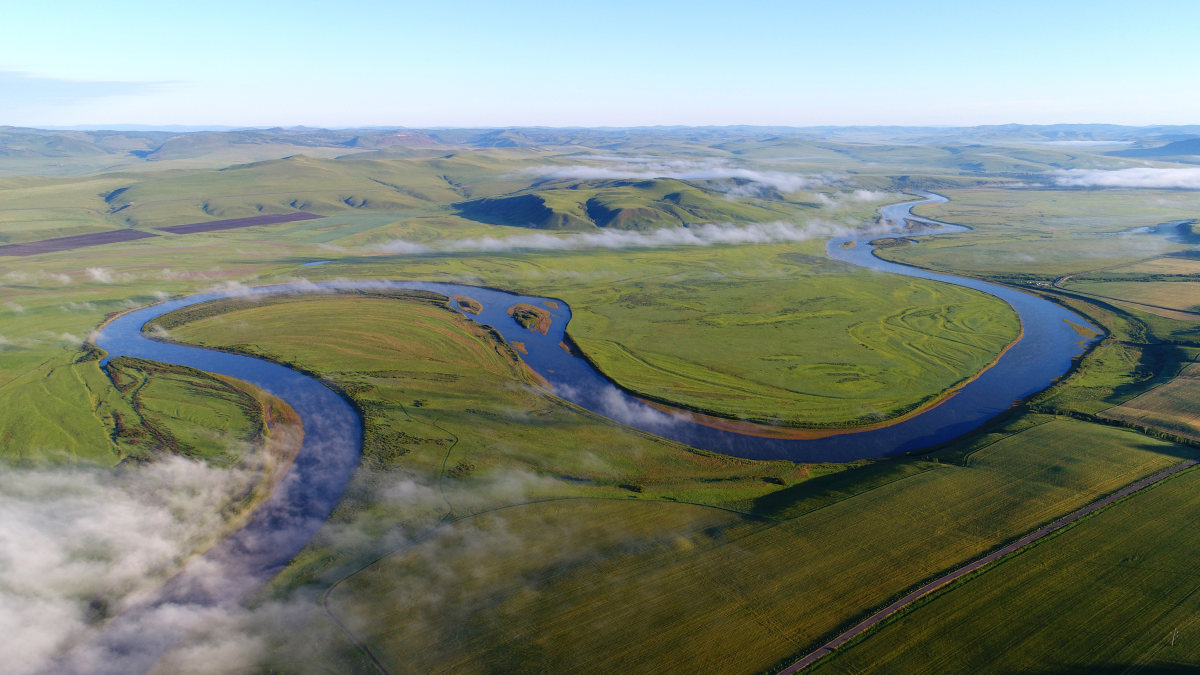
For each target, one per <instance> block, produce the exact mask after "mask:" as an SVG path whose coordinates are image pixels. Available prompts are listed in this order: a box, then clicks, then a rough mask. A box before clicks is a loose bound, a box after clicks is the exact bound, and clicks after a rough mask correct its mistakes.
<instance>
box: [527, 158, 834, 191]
mask: <svg viewBox="0 0 1200 675" xmlns="http://www.w3.org/2000/svg"><path fill="white" fill-rule="evenodd" d="M581 159H588V160H599V161H601V162H610V163H611V166H605V165H597V164H576V165H569V166H535V167H530V168H529V169H526V170H525V171H524V173H528V174H531V175H536V176H541V177H543V178H559V179H571V180H597V179H599V180H605V179H609V180H615V179H634V180H646V179H652V178H676V179H679V180H705V181H712V180H724V181H729V183H728V184H726V185H723V186H720V187H721V189H722V190H723V191H725V192H727V193H729V194H731V195H732V196H758V195H760V194H762V193H763V188H773V189H775V190H778V191H779V192H782V193H785V194H786V193H789V192H795V191H797V190H804V189H811V188H815V187H825V186H829V185H835V184H838V182H839V178H838V177H837V176H834V175H807V174H798V173H788V172H785V171H761V170H758V169H750V168H746V167H742V166H736V165H734V164H731V163H729V162H727V161H725V160H721V159H703V160H699V159H698V160H686V159H661V158H657V157H619V156H609V155H592V156H587V157H583V158H581Z"/></svg>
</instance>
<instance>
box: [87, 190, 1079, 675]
mask: <svg viewBox="0 0 1200 675" xmlns="http://www.w3.org/2000/svg"><path fill="white" fill-rule="evenodd" d="M938 201H944V198H942V197H939V196H937V195H933V194H926V195H925V199H924V200H923V201H920V202H909V203H905V204H897V205H892V206H888V207H884V208H883V209H882V221H883V225H884V226H885V227H884V228H881V229H882V230H891V231H892V232H893V234H894V231H895V227H894V226H898V225H903V223H904V221H905V220H912V221H917V222H919V223H921V224H923V225H924V226H925V229H923V230H922V231H921V232H920V234H915V233H912V232H907V233H906V236H910V237H911V236H922V235H926V234H938V233H945V232H957V231H963V230H965V229H966V228H963V227H961V226H957V225H951V224H947V223H939V222H935V221H931V220H927V219H923V218H918V217H915V216H913V215H912V214H911V212H910V209H911V208H912V206H914V205H916V204H919V203H931V202H938ZM884 236H892V235H889V234H886V233H884V232H882V231H881V232H878V233H875V234H870V235H862V236H858V237H851V238H842V239H835V240H833V241H830V242H829V243H828V245H827V251H828V253H829V255H830V256H831V257H833V258H836V259H838V260H842V261H845V262H849V263H853V264H856V265H861V266H864V267H869V268H872V269H877V270H881V271H884V272H889V273H893V274H901V275H905V276H912V277H920V278H923V279H930V280H934V281H939V282H944V283H950V284H955V285H959V286H965V287H968V288H973V289H976V290H980V291H983V292H985V293H990V294H992V295H994V296H996V297H999V298H1001V299H1003V300H1004V301H1005V302H1007V303H1009V304H1010V305H1011V306H1012V307H1013V308H1014V309H1015V310H1016V311H1017V313H1018V314H1019V315H1020V318H1021V321H1022V325H1023V328H1024V333H1023V336H1022V337H1021V339H1020V340H1019V341H1018V342H1017V343H1015V344H1014V345H1013V346H1012V347H1011V348H1010V349H1009V350H1008V351H1007V352H1005V353H1004V355H1003V356H1001V358H1000V359H999V360H998V361H997V362H996V363H995V365H993V366H992V367H991V368H988V369H987V370H986V371H984V372H983V373H982V374H981V375H980V376H979V377H978V378H976V379H975V380H973V381H972V382H970V383H969V384H967V385H966V386H964V387H963V388H962V389H960V390H959V391H957V392H956V393H954V394H953V395H952V396H950V397H949V398H948V399H947V400H946V401H945V402H943V403H942V404H940V405H937V406H935V407H933V408H930V409H929V410H926V411H925V412H922V413H920V414H918V415H915V416H914V417H912V418H909V419H907V420H905V421H902V422H899V423H896V424H893V425H891V426H887V427H882V428H878V429H870V430H864V431H857V432H855V431H847V432H845V433H837V434H834V435H830V436H826V437H823V438H817V439H809V440H784V439H772V438H764V437H759V436H749V435H744V434H739V433H736V432H732V431H724V430H719V429H715V428H712V427H710V426H706V425H704V424H700V423H698V422H697V421H695V420H694V419H693V418H692V417H691V416H690V415H689V414H687V413H683V412H680V413H669V412H663V411H661V410H659V409H657V408H654V407H652V406H650V405H647V404H646V403H644V402H642V401H640V400H638V399H637V398H635V397H633V396H631V395H629V394H628V393H626V392H625V391H623V390H621V389H620V388H619V387H617V386H615V385H614V384H613V383H612V382H611V381H609V380H608V379H607V378H606V377H605V376H604V375H603V374H601V373H599V372H597V371H596V370H595V369H594V368H593V367H592V366H591V365H590V364H589V363H588V362H587V361H586V360H584V359H583V358H580V357H579V356H577V355H575V354H573V353H571V352H570V351H569V350H568V349H567V348H566V347H565V344H564V342H565V341H566V337H565V332H564V331H565V329H566V328H567V326H568V324H569V322H570V320H571V309H570V307H569V306H568V305H567V303H565V302H563V301H561V300H557V299H553V298H543V297H532V296H522V295H516V294H513V293H508V292H505V291H501V290H497V289H491V288H481V287H476V286H462V285H457V284H445V283H428V282H414V281H379V282H330V283H322V284H316V285H315V286H314V285H313V284H305V285H303V286H268V287H262V288H258V289H254V290H253V291H251V293H253V294H256V295H270V294H278V293H312V292H314V291H321V290H325V291H338V290H354V289H380V290H383V289H417V290H427V291H433V292H436V293H440V294H442V295H446V296H454V295H461V296H467V297H470V298H473V299H475V300H477V301H479V302H480V303H481V304H482V306H483V310H482V311H481V312H480V313H479V314H478V315H471V314H468V313H465V312H464V315H465V316H468V317H470V318H472V319H474V320H476V321H478V322H480V323H482V324H486V325H490V326H492V327H493V328H495V329H496V330H497V331H498V332H499V333H500V334H501V335H502V336H503V337H504V339H505V340H507V341H508V342H509V343H510V344H511V343H513V342H521V343H522V344H523V345H524V346H525V350H526V352H527V353H526V354H524V355H522V358H523V359H524V360H525V362H526V363H527V364H528V365H529V366H530V367H531V368H532V369H533V370H534V371H536V372H537V373H538V374H539V375H541V376H542V377H543V378H544V379H545V380H546V382H547V383H548V385H549V386H550V388H551V389H552V391H553V392H554V394H556V395H557V396H559V397H561V398H563V399H565V400H567V401H570V402H572V403H574V404H576V405H578V406H580V407H582V408H585V409H587V410H590V411H592V412H594V413H597V414H599V415H603V416H605V417H609V418H611V419H614V420H618V421H620V422H622V423H625V424H627V425H630V426H633V427H636V428H638V429H641V430H644V431H647V432H650V433H653V434H657V435H660V436H663V437H665V438H669V439H673V440H676V441H679V442H682V443H686V444H688V445H691V446H693V447H696V448H702V449H706V450H712V451H715V452H720V453H724V454H728V455H734V456H739V457H746V458H752V459H788V460H792V461H832V462H844V461H850V460H855V459H861V458H874V457H884V456H888V455H894V454H898V453H903V452H906V451H912V450H918V449H921V448H925V447H928V446H930V445H934V444H937V443H941V442H944V441H947V440H950V439H953V438H955V437H957V436H960V435H962V434H964V433H966V432H968V431H970V430H972V429H974V428H976V427H978V426H980V425H981V424H983V423H984V422H986V421H987V420H988V419H991V418H992V417H994V416H995V415H997V414H998V413H1000V412H1002V411H1004V410H1006V409H1008V408H1009V407H1011V406H1012V405H1013V404H1014V403H1015V402H1016V401H1018V400H1020V399H1022V398H1024V397H1027V396H1029V395H1030V394H1033V393H1035V392H1037V391H1039V390H1041V389H1044V388H1045V387H1047V386H1049V385H1050V384H1051V383H1052V382H1053V381H1054V380H1055V379H1056V378H1058V377H1059V376H1061V375H1062V374H1063V373H1065V372H1066V371H1067V370H1068V369H1069V367H1070V365H1071V362H1072V360H1073V359H1074V358H1075V357H1076V356H1078V355H1079V354H1081V353H1082V352H1083V351H1084V350H1085V349H1086V347H1087V344H1088V342H1089V339H1087V338H1083V337H1081V336H1080V334H1079V333H1078V332H1077V331H1076V330H1075V328H1074V327H1072V325H1071V324H1072V323H1073V324H1075V325H1077V326H1084V327H1089V328H1093V329H1094V327H1091V326H1090V325H1089V324H1088V323H1087V321H1086V320H1085V319H1083V318H1082V317H1080V316H1078V315H1077V314H1075V313H1073V312H1071V311H1069V310H1066V309H1064V308H1062V307H1060V306H1058V305H1055V304H1053V303H1051V302H1048V301H1046V300H1042V299H1040V298H1038V297H1036V296H1033V295H1030V294H1027V293H1024V292H1021V291H1018V290H1014V289H1010V288H1006V287H1002V286H997V285H995V284H989V283H986V282H982V281H977V280H974V279H967V278H963V277H956V276H952V275H945V274H938V273H934V272H928V271H925V270H921V269H917V268H913V267H908V266H904V265H899V264H896V263H891V262H887V261H884V260H881V259H880V258H878V257H876V256H875V255H874V254H873V252H872V247H871V246H870V245H869V242H870V241H871V240H873V239H876V238H880V237H884ZM232 294H233V293H207V294H200V295H194V296H190V297H186V298H180V299H175V300H170V301H167V302H163V303H160V304H156V305H153V306H149V307H144V308H141V309H138V310H134V311H132V312H129V313H127V314H124V315H122V316H120V317H117V318H116V319H114V320H113V321H111V322H109V323H108V324H107V325H106V326H104V328H103V329H102V330H101V331H99V333H98V334H97V335H96V336H95V337H94V338H93V341H94V342H95V344H96V346H98V347H100V348H101V349H103V350H105V351H106V352H107V353H108V358H109V359H111V358H112V357H116V356H122V355H124V356H132V357H137V358H142V359H149V360H153V361H159V362H162V363H172V364H179V365H184V366H190V367H193V368H198V369H201V370H206V371H209V372H214V373H220V374H223V375H228V376H231V377H236V378H239V379H241V380H244V381H246V382H249V383H250V384H253V385H255V386H257V387H260V388H262V389H264V390H266V391H268V392H270V393H272V394H274V395H276V396H278V397H280V398H282V399H283V400H285V401H287V403H288V404H290V405H291V406H292V408H293V409H295V411H296V412H297V413H298V414H299V416H300V418H301V419H302V421H303V424H304V441H303V446H302V448H301V450H300V452H299V453H298V455H297V457H296V460H295V462H294V464H293V465H292V468H291V470H290V471H289V472H288V473H287V475H286V476H285V477H284V479H283V481H282V482H281V484H280V485H279V486H278V487H277V488H276V490H275V491H274V492H273V493H272V495H271V496H270V497H269V498H268V499H267V500H266V501H265V502H264V503H263V504H262V505H260V506H259V508H258V509H256V511H255V512H254V514H253V515H252V517H251V519H250V521H249V522H248V524H247V525H246V526H245V527H243V528H242V529H241V530H238V531H237V532H235V533H234V534H232V535H230V536H229V537H227V538H225V539H223V540H222V541H221V542H220V543H218V544H217V545H216V546H215V547H214V548H213V549H211V550H210V551H208V552H206V553H205V554H204V555H203V556H202V558H203V563H202V564H191V565H188V566H187V567H186V568H185V569H184V571H183V572H182V573H180V574H179V575H177V576H176V577H175V578H173V579H172V580H171V581H170V582H168V584H167V585H166V587H165V588H164V589H163V590H162V591H161V592H160V593H159V594H158V595H157V596H156V597H155V598H154V599H153V600H150V601H147V602H146V603H144V604H143V605H142V606H141V607H139V608H135V609H133V610H130V611H128V612H126V613H125V614H124V615H122V617H119V618H118V619H119V620H116V621H115V622H114V623H113V625H112V626H110V627H109V628H107V629H106V630H105V631H104V633H103V635H102V637H101V640H102V641H103V642H104V643H105V645H104V646H105V648H107V649H110V650H116V651H120V652H123V653H125V654H127V655H128V654H131V653H135V652H137V653H140V652H143V651H144V652H145V659H144V660H145V664H146V667H147V668H149V667H150V666H152V665H153V663H154V661H155V659H156V658H157V657H158V655H159V654H160V652H161V649H162V645H164V644H167V643H160V644H159V646H158V647H154V648H150V646H148V645H146V644H144V641H143V640H141V638H140V637H139V633H138V631H137V630H135V627H136V626H137V624H138V621H141V620H145V619H146V617H147V616H150V613H152V612H153V611H155V610H157V609H161V608H163V607H165V606H170V605H181V604H187V605H200V606H212V605H226V604H230V603H236V602H239V601H240V600H242V599H244V598H245V597H247V596H248V595H249V594H250V593H252V592H253V591H254V590H256V589H257V588H259V587H261V585H262V584H263V583H265V582H266V581H267V580H269V579H270V578H271V577H272V576H274V575H275V574H277V573H278V572H279V570H281V569H282V568H283V566H284V565H286V564H287V563H288V561H290V560H291V559H292V558H294V557H295V556H296V554H298V553H299V552H300V551H301V550H302V549H303V548H304V546H305V545H306V544H307V543H308V542H309V541H310V540H311V539H312V537H313V535H314V534H315V533H316V531H317V530H318V529H319V528H320V527H321V525H322V524H323V523H324V522H325V521H326V520H327V519H328V517H329V515H330V513H332V511H333V508H334V507H335V506H336V504H337V502H338V500H339V499H340V497H341V495H342V493H343V491H344V490H345V487H346V484H347V482H348V481H349V479H350V476H351V474H352V473H353V471H354V468H355V467H356V466H357V465H358V462H359V459H360V455H361V447H362V432H363V430H362V424H361V421H360V419H359V416H358V414H357V412H356V411H355V410H354V409H353V407H351V406H350V404H349V403H347V402H346V401H345V400H344V399H343V398H342V397H341V396H340V395H338V394H337V393H336V392H334V391H333V390H331V389H329V388H328V387H326V386H325V385H324V384H322V383H320V382H319V381H317V380H316V379H314V378H312V377H309V376H307V375H304V374H302V373H299V372H296V371H294V370H291V369H289V368H286V367H284V366H281V365H277V364H274V363H269V362H266V361H263V360H260V359H255V358H250V357H246V356H240V355H236V354H230V353H226V352H220V351H215V350H210V349H204V348H199V347H189V346H186V345H181V344H173V343H166V342H161V341H158V340H154V339H152V338H150V337H148V336H147V335H146V334H144V333H143V332H142V328H143V326H144V325H145V324H147V323H151V322H153V320H154V318H156V317H158V316H161V315H163V314H165V313H167V312H171V311H174V310H176V309H180V308H182V307H187V306H190V305H195V304H199V303H202V302H207V301H210V300H215V299H219V298H224V297H229V296H230V295H232ZM452 302H453V304H454V306H455V307H458V303H457V301H452ZM517 303H528V304H532V305H538V306H541V307H543V308H545V309H546V310H547V311H548V312H549V313H550V315H551V317H552V322H551V327H550V330H549V331H548V333H547V334H545V335H542V334H540V333H537V332H534V331H530V330H527V329H525V328H523V327H522V326H520V325H519V324H517V323H516V321H514V320H513V319H512V317H510V316H509V315H508V314H507V309H508V308H510V307H512V306H513V305H514V304H517ZM459 309H460V310H461V308H459ZM1098 332H1099V331H1097V333H1098ZM1092 339H1094V338H1092ZM104 363H105V364H106V363H107V359H106V361H105V362H104ZM216 578H219V579H220V580H221V582H220V583H214V582H213V580H214V579H216ZM176 637H179V636H176Z"/></svg>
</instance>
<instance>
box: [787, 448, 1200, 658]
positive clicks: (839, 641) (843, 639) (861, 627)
mask: <svg viewBox="0 0 1200 675" xmlns="http://www.w3.org/2000/svg"><path fill="white" fill-rule="evenodd" d="M1198 463H1200V462H1197V461H1196V460H1188V461H1186V462H1183V463H1181V464H1176V465H1175V466H1173V467H1171V468H1169V469H1166V470H1164V471H1160V472H1158V473H1156V474H1154V475H1153V476H1150V477H1149V478H1143V479H1142V480H1140V481H1138V482H1136V483H1134V484H1132V485H1128V486H1126V487H1124V488H1122V489H1120V490H1118V491H1117V492H1114V493H1113V494H1111V495H1109V496H1107V497H1105V498H1103V499H1100V500H1097V501H1094V502H1092V503H1091V504H1088V505H1087V506H1085V507H1083V508H1081V509H1079V510H1078V511H1075V512H1073V513H1070V514H1068V515H1066V516H1063V517H1062V518H1060V519H1058V520H1056V521H1054V522H1053V523H1050V524H1049V525H1046V526H1044V527H1041V528H1039V529H1037V530H1034V531H1033V532H1030V533H1029V534H1027V535H1025V536H1024V537H1021V538H1020V539H1018V540H1016V541H1014V542H1012V543H1011V544H1009V545H1007V546H1005V547H1004V548H1001V549H999V550H997V551H993V552H992V553H989V554H988V555H986V556H984V557H982V558H979V559H978V560H975V561H974V562H970V563H967V564H966V565H963V566H962V567H959V568H958V569H955V570H954V571H952V572H949V573H947V574H944V575H942V576H940V577H938V578H937V579H934V580H933V581H931V582H929V583H927V584H925V585H924V586H922V587H920V588H918V589H917V590H915V591H913V592H912V593H909V594H908V595H906V596H904V597H903V598H900V599H899V600H897V601H896V602H893V603H892V604H890V605H888V606H887V607H884V608H883V609H881V610H879V611H878V612H875V613H874V614H872V615H871V616H869V617H867V618H866V620H864V621H863V622H862V623H859V624H858V625H856V626H854V627H853V628H851V629H850V630H847V631H846V632H844V633H842V634H841V635H838V636H837V637H835V638H834V639H832V640H830V641H829V642H827V643H825V644H824V645H822V646H821V647H820V648H819V649H817V650H816V651H814V652H812V653H810V654H809V655H808V656H805V657H804V658H802V659H800V660H799V661H797V662H795V663H793V664H792V665H790V666H788V667H787V668H784V669H783V670H781V671H780V674H781V675H792V673H796V672H799V671H801V670H803V669H805V668H807V667H809V666H811V665H812V664H814V663H816V662H817V661H820V660H821V659H823V658H825V657H826V656H828V655H829V654H832V653H833V651H834V650H835V649H837V648H838V647H841V646H842V645H844V644H846V643H847V642H849V641H851V640H853V639H854V638H856V637H858V636H859V635H862V634H863V633H865V632H867V631H868V630H871V629H872V628H874V627H875V626H876V625H878V624H879V623H881V622H882V621H884V620H885V619H887V618H888V617H889V616H891V615H893V614H895V613H896V612H899V611H900V610H902V609H904V608H905V607H907V606H908V605H910V604H912V603H913V602H915V601H917V600H920V599H921V598H923V597H925V596H927V595H929V594H931V593H933V592H934V591H937V590H938V589H940V588H942V587H943V586H946V585H948V584H950V583H952V582H954V581H957V580H958V579H959V578H961V577H964V576H966V575H968V574H970V573H972V572H975V571H976V570H979V569H981V568H983V567H986V566H987V565H990V564H991V563H993V562H995V561H997V560H999V559H1001V558H1003V557H1005V556H1007V555H1009V554H1011V553H1015V552H1017V551H1019V550H1021V549H1023V548H1025V547H1026V546H1028V545H1029V544H1032V543H1033V542H1035V541H1037V540H1038V539H1041V538H1042V537H1045V536H1046V535H1048V534H1051V533H1053V532H1055V531H1057V530H1060V529H1062V528H1064V527H1066V526H1067V525H1070V524H1071V523H1074V522H1075V521H1077V520H1079V519H1080V518H1083V517H1084V516H1088V515H1091V514H1092V513H1095V512H1096V511H1099V510H1100V509H1102V508H1104V507H1106V506H1109V505H1111V504H1112V503H1113V502H1116V501H1117V500H1119V499H1124V498H1125V497H1128V496H1129V495H1131V494H1133V493H1135V492H1138V491H1139V490H1142V489H1145V488H1147V487H1150V486H1151V485H1154V484H1155V483H1157V482H1159V481H1162V480H1165V479H1167V478H1170V477H1171V476H1174V475H1175V474H1177V473H1179V472H1180V471H1183V470H1184V469H1190V468H1191V467H1193V466H1195V465H1196V464H1198Z"/></svg>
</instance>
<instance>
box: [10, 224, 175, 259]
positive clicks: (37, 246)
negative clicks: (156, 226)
mask: <svg viewBox="0 0 1200 675" xmlns="http://www.w3.org/2000/svg"><path fill="white" fill-rule="evenodd" d="M157 236H158V235H157V234H154V233H153V232H142V231H141V230H129V229H124V230H109V231H108V232H95V233H93V234H77V235H75V236H72V237H58V238H57V239H43V240H41V241H27V242H25V243H22V244H6V245H4V246H0V255H18V256H24V255H37V254H39V253H54V252H57V251H70V250H72V249H76V248H84V247H85V246H101V245H103V244H115V243H117V242H122V241H136V240H138V239H145V238H147V237H157Z"/></svg>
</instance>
